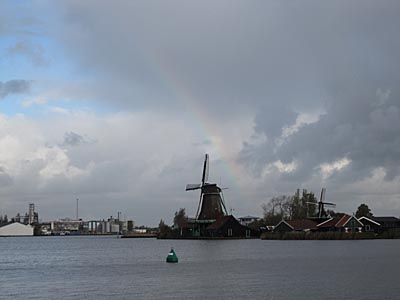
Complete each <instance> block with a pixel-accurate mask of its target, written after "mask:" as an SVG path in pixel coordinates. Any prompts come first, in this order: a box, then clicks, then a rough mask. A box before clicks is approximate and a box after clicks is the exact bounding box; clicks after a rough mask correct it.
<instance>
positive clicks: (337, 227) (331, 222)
mask: <svg viewBox="0 0 400 300" xmlns="http://www.w3.org/2000/svg"><path fill="white" fill-rule="evenodd" d="M317 227H318V231H322V232H327V231H331V232H332V231H333V232H346V233H348V232H361V231H362V228H363V227H364V225H363V223H361V222H360V221H359V220H357V219H356V217H354V216H350V215H343V216H342V217H335V218H330V219H328V220H326V221H324V222H322V223H320V224H318V225H317Z"/></svg>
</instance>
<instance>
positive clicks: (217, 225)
mask: <svg viewBox="0 0 400 300" xmlns="http://www.w3.org/2000/svg"><path fill="white" fill-rule="evenodd" d="M229 220H234V221H236V222H237V223H239V222H238V221H237V220H236V219H235V218H234V217H233V216H232V215H230V216H223V217H220V218H218V219H217V220H215V222H214V223H212V224H211V225H209V226H207V229H210V230H216V229H219V228H220V227H222V226H223V225H224V224H225V223H226V222H228V221H229ZM239 224H240V223H239Z"/></svg>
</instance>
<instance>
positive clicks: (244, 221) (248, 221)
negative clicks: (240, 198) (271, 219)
mask: <svg viewBox="0 0 400 300" xmlns="http://www.w3.org/2000/svg"><path fill="white" fill-rule="evenodd" d="M238 219H239V222H240V224H242V225H244V226H249V224H251V223H253V222H255V221H258V220H259V219H260V218H259V217H253V216H245V217H240V218H238Z"/></svg>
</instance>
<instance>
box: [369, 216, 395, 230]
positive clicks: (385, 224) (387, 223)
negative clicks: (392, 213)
mask: <svg viewBox="0 0 400 300" xmlns="http://www.w3.org/2000/svg"><path fill="white" fill-rule="evenodd" d="M370 219H371V220H373V221H375V222H377V223H379V224H381V226H382V231H392V230H400V219H399V218H396V217H371V218H370Z"/></svg>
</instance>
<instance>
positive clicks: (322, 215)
mask: <svg viewBox="0 0 400 300" xmlns="http://www.w3.org/2000/svg"><path fill="white" fill-rule="evenodd" d="M325 193H326V188H322V190H321V196H320V198H319V202H307V204H311V205H318V213H317V216H316V217H314V219H319V220H321V219H327V218H329V216H328V214H327V213H326V211H325V206H330V207H336V204H335V203H329V202H325Z"/></svg>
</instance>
